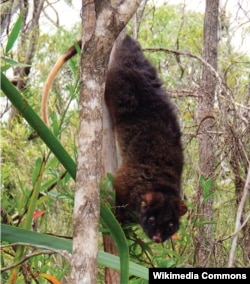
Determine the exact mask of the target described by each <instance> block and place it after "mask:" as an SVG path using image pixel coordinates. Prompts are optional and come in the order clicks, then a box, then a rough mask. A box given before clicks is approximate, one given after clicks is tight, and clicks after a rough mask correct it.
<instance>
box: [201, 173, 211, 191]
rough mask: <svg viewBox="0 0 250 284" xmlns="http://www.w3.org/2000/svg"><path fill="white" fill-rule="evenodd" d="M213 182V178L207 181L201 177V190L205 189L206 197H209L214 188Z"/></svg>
mask: <svg viewBox="0 0 250 284" xmlns="http://www.w3.org/2000/svg"><path fill="white" fill-rule="evenodd" d="M212 181H213V180H212V179H211V178H208V179H205V177H204V176H203V175H202V176H201V178H200V185H201V188H202V189H203V193H204V196H207V195H208V194H209V191H210V189H211V187H212Z"/></svg>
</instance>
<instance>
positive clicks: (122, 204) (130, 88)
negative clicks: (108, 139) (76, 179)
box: [43, 35, 187, 243]
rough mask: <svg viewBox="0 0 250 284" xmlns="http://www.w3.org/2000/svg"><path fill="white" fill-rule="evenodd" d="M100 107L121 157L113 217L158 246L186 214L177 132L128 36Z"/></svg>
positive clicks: (166, 100) (164, 98)
mask: <svg viewBox="0 0 250 284" xmlns="http://www.w3.org/2000/svg"><path fill="white" fill-rule="evenodd" d="M78 44H79V43H78ZM69 50H70V52H71V54H69ZM69 50H68V51H67V52H66V53H65V55H64V56H61V58H60V62H61V63H60V64H63V63H64V62H66V61H67V60H68V59H69V58H70V57H72V56H73V55H74V54H75V52H73V50H74V48H73V47H71V48H70V49H69ZM51 74H52V75H51V77H53V76H55V72H54V73H53V72H51ZM53 78H54V77H53ZM47 81H48V80H47ZM52 81H53V79H51V78H49V82H52ZM46 92H48V88H47V91H46ZM46 92H45V95H44V97H45V98H46V99H45V100H43V101H44V102H45V103H46V100H47V93H46ZM105 103H106V105H107V108H108V111H109V114H110V117H111V121H112V125H113V127H114V131H115V136H116V139H117V143H118V146H119V152H120V155H121V163H120V166H119V167H118V169H117V170H116V172H115V174H114V190H115V195H116V209H115V216H116V218H117V220H118V221H119V222H120V224H122V225H124V224H126V223H128V222H133V223H136V224H140V225H141V227H142V229H143V231H144V232H145V234H146V235H147V236H148V237H149V238H150V239H151V240H152V241H154V242H156V243H162V242H164V241H166V240H167V239H169V238H170V237H171V236H172V235H173V234H175V233H176V232H177V231H178V230H179V227H180V218H181V216H183V215H184V214H185V213H186V211H187V207H186V205H185V203H184V201H183V200H182V197H181V195H182V190H181V177H182V172H183V165H184V154H183V149H182V144H181V130H180V125H179V120H178V116H177V113H176V109H175V106H174V104H173V103H172V102H171V100H170V97H169V95H168V93H167V92H166V91H165V89H164V88H163V84H162V82H161V80H160V78H159V77H158V75H157V71H156V69H155V68H154V66H153V65H152V64H151V63H150V61H149V60H148V59H147V58H146V57H145V56H144V54H143V51H142V49H141V47H140V45H139V43H138V42H137V41H136V40H134V39H133V38H132V37H130V36H128V35H126V36H125V38H124V39H123V40H122V41H121V42H119V43H118V44H117V45H116V48H115V50H114V52H113V55H112V60H111V62H110V63H109V67H108V71H107V74H106V85H105ZM45 107H46V106H45V105H43V109H45Z"/></svg>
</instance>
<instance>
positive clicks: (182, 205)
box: [178, 200, 187, 216]
mask: <svg viewBox="0 0 250 284" xmlns="http://www.w3.org/2000/svg"><path fill="white" fill-rule="evenodd" d="M178 210H179V216H183V215H184V214H185V213H186V212H187V206H186V205H185V203H184V201H183V200H179V202H178Z"/></svg>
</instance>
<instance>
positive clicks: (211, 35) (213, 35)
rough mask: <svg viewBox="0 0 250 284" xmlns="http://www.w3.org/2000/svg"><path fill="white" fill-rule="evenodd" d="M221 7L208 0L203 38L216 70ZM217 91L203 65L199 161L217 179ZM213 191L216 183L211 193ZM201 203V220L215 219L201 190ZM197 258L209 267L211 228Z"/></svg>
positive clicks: (203, 234) (202, 234) (201, 236)
mask: <svg viewBox="0 0 250 284" xmlns="http://www.w3.org/2000/svg"><path fill="white" fill-rule="evenodd" d="M218 8H219V0H206V10H205V19H204V35H203V57H204V59H205V60H206V61H207V62H208V63H209V64H210V65H211V66H212V67H213V68H214V69H215V70H217V43H218V39H217V31H218V11H219V10H218ZM215 89H216V78H215V77H214V75H213V74H212V72H211V71H210V69H209V68H208V67H207V66H206V65H203V70H202V82H201V92H200V96H199V101H198V122H199V162H200V170H201V175H203V176H204V177H205V179H208V178H214V164H215V163H214V161H215V157H214V143H215V139H214V134H213V133H214V127H213V126H214V120H215V117H214V115H213V109H214V98H215ZM212 191H214V188H213V184H212V187H211V188H210V192H212ZM198 194H199V200H200V202H201V212H200V214H201V221H206V222H207V221H212V220H213V198H209V199H208V200H207V201H206V202H204V203H202V201H203V198H204V193H203V190H202V188H201V187H200V188H199V193H198ZM197 249H198V258H199V266H202V267H207V266H210V263H209V255H210V253H211V252H212V225H211V224H207V225H204V226H202V227H200V229H199V231H198V243H197Z"/></svg>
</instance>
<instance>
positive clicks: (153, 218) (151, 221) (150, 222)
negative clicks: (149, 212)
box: [148, 216, 155, 226]
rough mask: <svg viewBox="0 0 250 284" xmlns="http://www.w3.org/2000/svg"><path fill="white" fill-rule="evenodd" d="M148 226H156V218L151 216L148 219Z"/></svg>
mask: <svg viewBox="0 0 250 284" xmlns="http://www.w3.org/2000/svg"><path fill="white" fill-rule="evenodd" d="M148 224H150V225H151V226H154V225H155V217H153V216H151V217H149V218H148Z"/></svg>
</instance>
